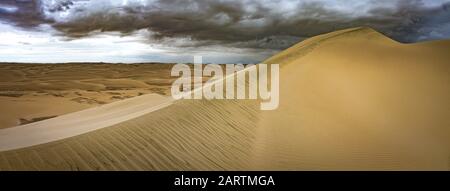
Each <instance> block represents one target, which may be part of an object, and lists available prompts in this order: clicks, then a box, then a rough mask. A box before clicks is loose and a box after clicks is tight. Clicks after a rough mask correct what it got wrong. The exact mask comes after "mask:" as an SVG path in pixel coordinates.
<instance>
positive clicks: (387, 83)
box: [0, 28, 450, 170]
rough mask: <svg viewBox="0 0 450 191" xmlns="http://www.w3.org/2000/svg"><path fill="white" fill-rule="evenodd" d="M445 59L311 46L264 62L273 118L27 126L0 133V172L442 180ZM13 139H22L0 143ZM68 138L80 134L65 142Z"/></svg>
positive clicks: (232, 105) (207, 114) (189, 105)
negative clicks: (271, 78) (275, 71)
mask: <svg viewBox="0 0 450 191" xmlns="http://www.w3.org/2000/svg"><path fill="white" fill-rule="evenodd" d="M449 49H450V41H435V42H425V43H418V44H401V43H398V42H395V41H393V40H391V39H389V38H387V37H385V36H383V35H382V34H380V33H378V32H376V31H374V30H372V29H369V28H353V29H347V30H342V31H336V32H333V33H329V34H324V35H320V36H316V37H313V38H310V39H307V40H305V41H303V42H301V43H299V44H297V45H295V46H293V47H291V48H289V49H287V50H285V51H283V52H281V53H279V54H277V55H275V56H273V57H272V58H269V59H268V60H266V61H265V63H267V64H280V66H281V69H280V107H279V108H278V109H277V110H274V111H261V110H259V102H258V101H257V100H210V101H208V100H179V101H173V102H170V104H167V105H164V107H161V108H158V110H146V111H144V110H145V109H141V108H137V109H136V108H135V109H133V108H130V106H129V105H127V104H125V105H123V106H119V107H114V111H117V112H120V111H121V110H122V109H124V110H125V109H128V110H127V111H129V112H130V111H131V113H133V112H138V113H139V115H132V116H129V117H127V118H124V119H123V120H116V121H114V123H113V124H111V125H104V124H108V123H110V122H112V121H113V120H115V119H116V118H108V117H106V118H105V117H103V118H102V117H101V116H102V114H103V113H102V112H104V111H103V110H101V107H98V108H94V109H90V111H88V112H86V111H84V112H83V111H82V112H79V113H80V114H81V115H79V116H77V117H79V118H80V120H82V119H85V118H86V117H88V116H89V117H90V119H89V120H96V119H97V117H96V116H98V121H97V122H98V123H100V124H103V125H99V126H92V124H90V123H88V124H85V123H80V124H77V122H76V117H72V118H71V117H70V115H72V116H74V114H68V115H63V116H59V117H55V118H52V119H47V120H44V121H40V122H37V123H35V125H37V126H39V127H40V128H42V129H43V130H45V129H48V128H49V127H52V129H57V128H58V126H60V127H59V128H61V129H63V131H61V132H62V134H64V135H65V136H60V134H58V133H50V134H48V136H34V137H33V136H32V135H30V134H27V132H32V130H31V128H30V127H32V126H33V123H32V124H29V125H24V126H18V127H13V128H9V129H0V143H1V144H2V145H1V146H0V147H1V148H3V150H5V151H3V152H0V170H449V169H450V167H449V165H450V153H449V152H450V117H449V116H450V110H449V108H450V107H449V106H450V99H448V98H449V97H450V86H449V84H450V75H449V74H450V54H448V50H449ZM160 98H161V97H159V96H156V97H154V96H152V95H148V96H145V97H144V96H139V97H136V98H130V99H127V100H123V102H122V103H128V102H129V103H134V104H137V105H140V104H141V103H142V104H145V103H148V102H152V103H156V102H155V100H158V99H160ZM161 100H163V99H162V98H161ZM158 103H159V102H158ZM164 103H165V102H164ZM112 104H117V103H112ZM119 105H120V104H119ZM104 106H106V107H111V106H108V104H107V105H104ZM104 106H102V107H104ZM122 107H123V108H122ZM140 111H141V112H140ZM83 113H84V114H83ZM93 113H95V115H94V114H93ZM105 113H106V112H105ZM113 113H114V112H113ZM127 113H128V112H127ZM64 118H70V119H71V120H70V124H68V123H65V122H64V120H62V119H64ZM56 122H57V123H56ZM100 127H102V128H100ZM15 128H22V129H25V128H28V129H30V130H26V131H23V135H22V136H20V134H15V136H16V137H17V138H9V139H10V140H8V141H6V142H5V140H6V139H5V137H8V132H20V129H15ZM85 128H87V129H88V130H86V129H85ZM71 129H72V130H73V129H85V130H86V131H85V133H80V132H82V131H77V132H79V133H74V134H73V135H74V136H73V137H70V136H68V135H70V133H67V132H68V131H70V130H71ZM40 134H41V135H44V134H45V132H40ZM27 136H30V137H33V139H34V140H27V138H26V137H27ZM36 140H37V141H36ZM45 140H46V141H45ZM2 141H3V142H2ZM33 141H35V142H34V143H32V142H33ZM23 143H27V144H23ZM35 143H39V144H37V145H36V144H35ZM40 143H43V144H40ZM8 144H10V145H16V146H17V145H21V144H22V146H18V147H14V148H16V149H14V150H10V149H8V148H12V147H11V146H10V147H8V146H7V145H8ZM23 145H27V146H23ZM20 147H23V148H20Z"/></svg>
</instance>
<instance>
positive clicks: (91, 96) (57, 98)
mask: <svg viewBox="0 0 450 191" xmlns="http://www.w3.org/2000/svg"><path fill="white" fill-rule="evenodd" d="M172 66H173V65H171V64H159V63H152V64H149V63H146V64H104V63H103V64H102V63H72V64H18V63H9V64H8V63H2V64H0V105H1V106H2V107H1V108H0V112H1V113H2V115H1V116H0V129H1V128H7V127H13V126H17V125H23V124H28V123H32V122H35V121H40V120H44V119H48V118H53V117H56V116H60V115H64V114H68V113H72V112H76V111H80V110H84V109H87V108H92V107H98V106H101V105H104V104H108V103H112V102H115V101H119V100H123V99H127V98H131V97H136V96H140V95H145V94H149V93H157V94H160V95H170V86H171V84H172V82H173V81H174V80H175V79H176V78H172V77H171V76H170V69H171V68H172Z"/></svg>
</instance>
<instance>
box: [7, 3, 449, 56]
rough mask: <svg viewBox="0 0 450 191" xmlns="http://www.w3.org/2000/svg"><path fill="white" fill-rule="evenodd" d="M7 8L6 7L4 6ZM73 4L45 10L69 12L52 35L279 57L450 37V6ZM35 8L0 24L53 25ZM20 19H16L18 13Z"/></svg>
mask: <svg viewBox="0 0 450 191" xmlns="http://www.w3.org/2000/svg"><path fill="white" fill-rule="evenodd" d="M7 2H10V3H9V4H13V3H11V2H13V1H11V0H7ZM15 2H18V1H15ZM27 2H28V1H27ZM74 2H76V0H74V1H60V3H59V4H55V5H53V8H52V9H48V11H51V12H58V11H67V10H69V11H72V12H71V14H72V17H71V18H68V19H67V20H62V21H57V22H54V23H52V26H53V27H54V28H55V29H57V30H58V31H60V32H62V34H63V35H65V36H68V37H71V38H81V37H84V36H88V35H90V34H91V32H93V31H103V32H105V31H118V32H121V33H122V34H123V35H127V34H130V33H132V32H134V31H136V30H140V29H148V30H149V31H151V35H149V40H151V41H157V40H159V39H164V38H190V39H192V40H194V41H195V42H196V43H190V44H189V45H187V46H206V45H211V44H221V45H225V46H233V47H244V48H264V49H283V48H286V47H289V46H290V45H292V44H294V43H296V42H298V41H299V40H302V39H305V38H308V37H311V36H314V35H317V34H321V33H325V32H330V31H334V30H338V29H343V28H349V27H356V26H369V27H372V28H375V29H376V30H379V31H380V32H382V33H384V34H386V35H388V36H390V37H392V38H394V39H396V40H399V41H401V42H415V41H418V40H430V39H436V38H448V37H449V35H450V31H449V30H450V29H449V28H450V27H449V26H450V10H449V3H446V4H443V5H442V6H437V7H429V6H425V5H424V2H423V1H421V0H412V1H411V0H397V1H396V5H395V6H393V7H384V6H382V3H380V1H371V2H370V3H368V6H371V7H372V8H371V9H370V11H369V12H368V13H367V14H365V15H359V16H353V15H350V14H348V13H344V12H340V11H338V10H335V9H333V8H331V7H330V6H329V5H328V4H327V3H326V2H324V1H316V2H310V1H308V2H303V1H298V2H297V3H296V5H295V6H296V8H295V9H294V10H295V12H293V13H291V14H290V15H289V16H286V14H284V13H283V10H277V9H278V8H277V7H269V6H266V5H265V4H266V3H265V2H261V1H256V0H254V1H252V0H250V1H239V0H227V1H226V0H157V1H148V3H147V5H145V6H144V5H142V4H137V3H135V4H133V3H131V4H128V5H127V6H112V7H102V8H95V9H94V8H91V7H89V6H85V7H75V6H73V5H74ZM28 3H29V2H28ZM280 3H282V2H281V1H280ZM24 4H26V3H24ZM37 6H38V3H36V4H32V3H31V4H30V5H29V8H27V9H28V11H31V13H33V15H35V16H33V17H31V16H29V17H26V16H23V15H22V16H21V17H17V18H15V17H11V16H10V15H9V16H8V14H4V13H1V12H0V18H2V19H3V20H8V21H9V22H14V23H16V24H17V25H19V26H25V27H32V26H34V25H36V24H39V23H51V22H52V20H49V18H45V17H43V16H42V15H43V13H42V10H40V9H38V8H37ZM71 9H75V10H71ZM24 10H25V9H24ZM20 12H23V10H22V8H21V11H20ZM17 14H20V13H17ZM5 18H6V19H5ZM180 46H182V45H180Z"/></svg>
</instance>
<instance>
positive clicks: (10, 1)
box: [0, 0, 51, 28]
mask: <svg viewBox="0 0 450 191" xmlns="http://www.w3.org/2000/svg"><path fill="white" fill-rule="evenodd" d="M1 20H3V21H4V22H8V23H12V24H14V25H16V26H20V27H24V28H30V27H36V26H38V25H40V24H42V23H49V22H51V20H49V19H46V18H45V16H44V14H43V12H42V6H41V2H40V1H35V0H1V1H0V21H1Z"/></svg>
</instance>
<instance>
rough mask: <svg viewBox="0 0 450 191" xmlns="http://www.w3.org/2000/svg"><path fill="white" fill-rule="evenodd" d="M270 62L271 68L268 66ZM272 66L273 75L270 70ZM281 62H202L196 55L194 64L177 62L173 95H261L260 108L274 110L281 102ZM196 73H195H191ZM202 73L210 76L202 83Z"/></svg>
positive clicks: (179, 97)
mask: <svg viewBox="0 0 450 191" xmlns="http://www.w3.org/2000/svg"><path fill="white" fill-rule="evenodd" d="M269 66H270V69H269V68H268V67H269ZM268 70H270V76H269V71H268ZM279 70H280V69H279V65H278V64H270V65H267V64H258V65H254V64H249V65H245V66H244V65H243V64H226V65H225V75H224V68H223V67H222V66H220V65H217V64H205V65H203V64H202V57H201V56H195V57H194V68H193V71H192V70H191V67H190V66H189V65H187V64H177V65H175V66H174V67H173V68H172V71H171V75H172V76H176V77H179V78H178V79H177V80H175V82H174V83H173V84H172V89H171V91H172V97H173V98H174V99H177V100H178V99H208V100H210V99H254V100H256V99H260V100H261V106H260V108H261V110H275V109H277V108H278V105H279V90H280V88H279ZM192 73H193V75H192ZM203 77H210V79H209V80H208V81H206V82H205V83H203Z"/></svg>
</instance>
